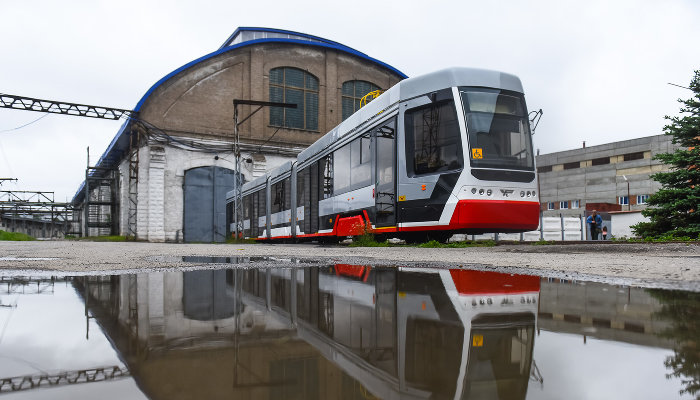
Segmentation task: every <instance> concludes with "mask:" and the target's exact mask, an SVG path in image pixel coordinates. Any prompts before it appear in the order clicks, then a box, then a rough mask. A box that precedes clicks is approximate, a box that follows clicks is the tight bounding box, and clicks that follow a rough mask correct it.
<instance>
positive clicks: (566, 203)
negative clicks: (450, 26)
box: [559, 201, 569, 210]
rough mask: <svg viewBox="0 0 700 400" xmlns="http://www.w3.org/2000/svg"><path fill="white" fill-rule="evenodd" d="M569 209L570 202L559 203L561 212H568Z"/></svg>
mask: <svg viewBox="0 0 700 400" xmlns="http://www.w3.org/2000/svg"><path fill="white" fill-rule="evenodd" d="M568 208H569V202H568V201H560V202H559V209H560V210H566V209H568Z"/></svg>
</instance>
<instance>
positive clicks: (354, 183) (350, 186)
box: [333, 135, 372, 194]
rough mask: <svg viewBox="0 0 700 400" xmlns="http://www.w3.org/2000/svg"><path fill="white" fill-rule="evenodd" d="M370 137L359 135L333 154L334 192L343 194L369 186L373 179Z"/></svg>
mask: <svg viewBox="0 0 700 400" xmlns="http://www.w3.org/2000/svg"><path fill="white" fill-rule="evenodd" d="M370 142H371V140H370V137H369V135H367V137H359V138H357V139H355V140H353V141H352V142H350V143H348V144H347V145H345V146H343V147H341V148H340V149H338V150H336V151H335V153H334V154H333V166H334V167H335V168H334V169H333V172H334V174H333V193H335V194H341V193H345V192H349V191H351V190H355V189H359V188H361V187H364V186H368V185H369V184H370V183H371V181H372V177H371V172H372V171H371V168H372V157H371V153H370Z"/></svg>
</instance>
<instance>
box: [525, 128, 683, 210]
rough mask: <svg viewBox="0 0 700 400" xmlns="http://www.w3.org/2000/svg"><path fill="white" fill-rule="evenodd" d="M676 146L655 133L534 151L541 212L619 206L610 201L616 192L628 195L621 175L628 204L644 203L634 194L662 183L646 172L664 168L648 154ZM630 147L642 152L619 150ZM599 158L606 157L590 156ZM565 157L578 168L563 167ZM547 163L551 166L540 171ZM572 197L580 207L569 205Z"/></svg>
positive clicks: (649, 191) (632, 206)
mask: <svg viewBox="0 0 700 400" xmlns="http://www.w3.org/2000/svg"><path fill="white" fill-rule="evenodd" d="M675 148H676V146H674V145H673V143H671V138H670V137H668V136H666V135H657V136H649V137H643V138H638V139H632V140H625V141H621V142H614V143H608V144H604V145H600V146H593V147H587V148H581V149H575V150H568V151H562V152H557V153H551V154H544V155H540V156H537V168H538V171H539V172H538V177H539V182H540V202H541V205H542V210H543V212H544V214H545V215H559V214H560V213H561V214H564V215H579V214H581V212H582V210H581V209H589V210H590V209H592V208H598V209H599V211H600V209H601V206H603V204H611V205H613V207H611V208H613V209H615V208H617V209H620V207H617V206H615V205H617V204H618V198H619V197H620V196H627V195H628V189H627V181H625V179H624V178H623V176H626V177H627V179H628V181H629V195H630V207H629V208H630V209H631V210H641V209H644V208H645V207H646V206H645V205H638V204H637V198H636V197H637V195H644V194H646V195H651V194H653V193H655V192H656V191H658V190H659V189H660V187H661V185H660V184H659V183H658V182H656V181H654V180H652V179H651V178H650V177H649V176H650V175H651V174H653V173H656V172H660V171H666V170H668V168H667V167H666V166H665V165H663V164H661V163H660V162H659V161H657V160H653V159H652V157H653V156H654V155H656V154H658V153H667V152H671V151H673V150H674V149H675ZM631 153H643V158H641V159H637V160H630V161H624V155H625V154H631ZM601 158H607V159H608V160H609V163H608V164H603V165H593V160H596V159H601ZM568 163H578V168H572V169H564V165H565V164H568ZM550 167H551V171H548V172H543V171H542V170H543V169H548V168H550ZM573 200H579V202H580V204H579V208H580V209H573V208H572V201H573ZM562 201H568V202H569V208H568V209H561V208H560V202H562ZM549 202H554V205H555V207H554V210H548V207H547V205H548V203H549ZM591 203H596V204H595V205H592V204H591ZM587 205H588V207H587ZM627 208H628V207H627V205H625V206H622V209H623V210H626V209H627Z"/></svg>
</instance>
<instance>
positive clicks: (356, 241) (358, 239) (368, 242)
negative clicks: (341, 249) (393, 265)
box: [349, 233, 392, 247]
mask: <svg viewBox="0 0 700 400" xmlns="http://www.w3.org/2000/svg"><path fill="white" fill-rule="evenodd" d="M391 245H392V244H391V243H389V242H387V241H384V242H377V240H376V239H375V238H374V235H372V234H371V233H368V234H364V235H361V236H355V237H353V238H352V243H350V244H349V246H350V247H389V246H391Z"/></svg>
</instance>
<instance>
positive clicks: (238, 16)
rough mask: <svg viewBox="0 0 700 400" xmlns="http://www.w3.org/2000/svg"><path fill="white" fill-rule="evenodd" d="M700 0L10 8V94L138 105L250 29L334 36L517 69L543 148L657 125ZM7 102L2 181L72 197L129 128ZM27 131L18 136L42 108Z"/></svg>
mask: <svg viewBox="0 0 700 400" xmlns="http://www.w3.org/2000/svg"><path fill="white" fill-rule="evenodd" d="M699 20H700V1H697V0H685V1H684V0H666V1H655V0H638V1H632V0H616V1H598V0H594V1H586V2H582V1H562V0H552V1H540V0H531V1H509V0H504V1H466V0H465V1H438V0H434V1H408V0H403V1H346V2H342V3H341V2H337V3H336V2H328V1H303V0H302V1H300V0H297V1H277V0H272V1H246V2H243V1H207V0H199V1H196V2H194V1H191V2H185V1H170V2H152V1H147V0H139V1H135V0H120V1H114V0H112V1H98V0H71V1H67V2H57V1H54V0H34V1H9V0H5V1H2V2H1V3H0V26H2V35H1V36H0V56H1V58H0V60H2V62H0V93H6V94H17V95H22V96H28V97H36V98H44V99H52V100H60V101H67V102H75V103H84V104H93V105H103V106H112V107H118V108H129V109H130V108H133V107H134V106H135V105H136V103H137V102H138V100H139V99H140V98H141V96H143V94H144V93H145V92H146V91H147V90H148V88H150V87H151V86H152V85H153V84H154V83H155V82H156V81H158V79H160V78H162V77H163V76H165V75H166V74H168V73H169V72H171V71H172V70H174V69H176V68H178V67H180V66H182V65H183V64H185V63H187V62H189V61H191V60H193V59H196V58H198V57H201V56H203V55H205V54H208V53H210V52H212V51H214V50H216V49H217V48H218V47H219V46H221V44H222V43H223V42H224V40H225V39H226V38H227V37H228V36H229V35H230V34H231V33H232V32H233V31H234V30H235V29H236V27H239V26H263V27H272V28H280V29H288V30H294V31H299V32H305V33H309V34H312V35H317V36H321V37H324V38H327V39H331V40H335V41H337V42H340V43H343V44H345V45H347V46H350V47H353V48H355V49H357V50H359V51H361V52H364V53H366V54H367V55H369V56H371V57H374V58H377V59H379V60H381V61H384V62H386V63H388V64H390V65H392V66H394V67H396V68H397V69H399V70H401V71H403V72H404V73H405V74H407V75H408V76H415V75H420V74H423V73H426V72H431V71H434V70H437V69H441V68H445V67H450V66H468V67H478V68H488V69H496V70H502V71H505V72H510V73H513V74H515V75H517V76H519V77H520V79H521V80H522V82H523V85H524V87H525V96H526V100H527V102H528V107H529V109H530V110H536V109H540V108H542V109H543V110H544V117H543V118H542V121H541V123H540V125H539V127H538V129H537V133H536V135H535V136H534V143H535V148H538V149H540V151H541V152H542V153H550V152H554V151H560V150H567V149H572V148H577V147H580V146H581V144H582V142H583V141H586V145H587V146H592V145H597V144H602V143H608V142H612V141H618V140H624V139H630V138H636V137H642V136H650V135H656V134H661V133H662V128H663V126H664V124H665V121H664V119H663V116H664V115H675V114H677V111H678V108H679V104H678V103H677V102H676V100H677V99H678V98H680V97H683V98H686V97H689V95H690V92H689V91H688V90H687V89H682V88H678V87H674V86H670V85H668V84H667V83H668V82H673V83H676V84H680V85H683V86H687V85H688V83H689V81H690V79H691V77H692V74H693V70H695V69H700V45H699V44H698V38H699V37H700V24H699V23H698V21H699ZM45 115H46V114H41V113H35V112H27V111H16V110H8V109H0V178H18V179H19V181H18V182H17V183H4V184H3V185H2V186H1V187H0V190H42V191H54V192H55V193H56V201H65V200H66V199H68V200H70V199H71V198H72V197H73V194H74V193H75V191H76V190H77V188H78V186H79V185H80V183H81V182H82V181H83V179H84V176H85V164H86V148H87V147H88V146H89V147H90V155H91V162H92V163H94V162H96V161H97V159H98V158H99V156H100V155H102V153H103V152H104V151H105V149H106V148H107V145H108V144H109V142H110V141H111V140H112V138H113V137H114V135H115V134H116V132H117V130H118V129H119V127H120V125H121V123H122V122H121V121H119V122H117V121H103V120H95V119H90V118H78V117H69V116H61V115H52V114H51V115H48V116H45ZM43 116H45V117H44V118H42V119H41V120H38V121H36V122H34V123H32V124H31V125H28V126H26V127H24V128H21V129H14V128H17V127H19V126H22V125H24V124H27V123H30V122H32V121H34V120H36V119H37V118H40V117H43Z"/></svg>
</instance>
